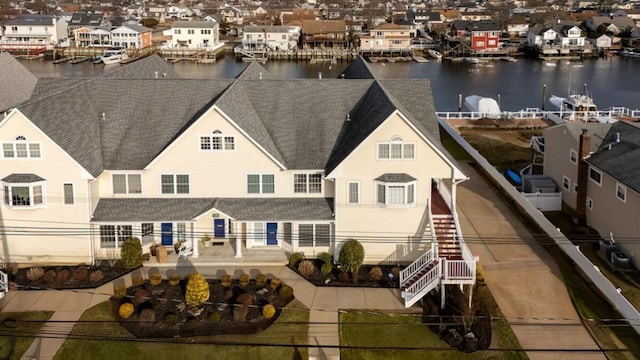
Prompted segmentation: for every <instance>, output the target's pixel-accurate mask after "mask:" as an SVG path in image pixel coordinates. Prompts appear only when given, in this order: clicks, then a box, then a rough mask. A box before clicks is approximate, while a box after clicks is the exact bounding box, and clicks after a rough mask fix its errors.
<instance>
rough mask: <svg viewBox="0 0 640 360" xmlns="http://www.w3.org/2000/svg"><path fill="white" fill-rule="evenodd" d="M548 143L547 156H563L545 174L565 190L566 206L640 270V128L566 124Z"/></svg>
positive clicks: (549, 160)
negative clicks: (612, 239)
mask: <svg viewBox="0 0 640 360" xmlns="http://www.w3.org/2000/svg"><path fill="white" fill-rule="evenodd" d="M544 137H545V152H546V153H548V154H559V155H560V156H556V155H554V156H548V157H546V158H545V164H544V169H545V170H544V171H545V174H547V175H549V176H551V177H552V178H554V179H555V180H556V181H557V182H558V181H559V183H560V184H564V185H563V188H564V190H563V201H564V202H565V204H566V205H567V206H568V207H569V208H570V209H571V210H572V211H575V213H576V214H577V216H578V217H579V218H582V219H584V220H585V221H586V223H587V224H588V225H589V226H591V227H593V228H594V229H596V230H597V231H598V232H599V233H600V235H601V236H602V237H604V238H606V239H609V238H610V237H613V238H614V240H615V242H616V244H618V245H619V246H620V247H621V248H622V249H623V250H624V252H625V253H626V254H627V256H629V257H630V258H631V259H632V260H633V262H634V263H635V265H636V266H640V262H639V261H638V260H637V258H636V256H635V255H637V254H639V253H640V244H639V243H638V242H637V241H636V240H635V239H636V237H637V235H638V233H639V232H640V223H639V222H638V213H640V182H639V181H638V180H639V179H640V166H639V165H638V162H637V161H636V159H637V158H638V157H639V156H640V150H639V149H640V127H639V126H638V125H637V124H635V123H627V122H622V121H620V122H616V123H609V124H572V123H565V124H560V125H556V126H552V127H549V128H547V129H545V131H544ZM563 154H564V155H563ZM576 183H577V185H576ZM567 188H569V189H570V190H567ZM565 196H566V197H565ZM612 214H615V216H612Z"/></svg>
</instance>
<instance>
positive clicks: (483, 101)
mask: <svg viewBox="0 0 640 360" xmlns="http://www.w3.org/2000/svg"><path fill="white" fill-rule="evenodd" d="M464 106H465V107H466V108H467V109H469V111H471V112H474V113H480V114H482V115H481V116H482V117H487V118H493V119H499V118H500V115H501V114H502V111H500V106H499V105H498V102H497V101H496V100H495V99H492V98H488V97H482V96H479V95H470V96H467V97H465V98H464Z"/></svg>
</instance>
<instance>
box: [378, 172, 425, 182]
mask: <svg viewBox="0 0 640 360" xmlns="http://www.w3.org/2000/svg"><path fill="white" fill-rule="evenodd" d="M416 180H417V179H416V178H414V177H413V176H411V175H409V174H405V173H387V174H382V175H380V176H379V177H377V178H376V181H382V182H386V183H408V182H412V181H416Z"/></svg>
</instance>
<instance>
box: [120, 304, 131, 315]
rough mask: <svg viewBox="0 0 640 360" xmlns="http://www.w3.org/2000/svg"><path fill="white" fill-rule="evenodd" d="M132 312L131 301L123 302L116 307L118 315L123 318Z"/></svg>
mask: <svg viewBox="0 0 640 360" xmlns="http://www.w3.org/2000/svg"><path fill="white" fill-rule="evenodd" d="M131 314H133V304H132V303H124V304H122V305H120V308H119V309H118V315H120V317H121V318H123V319H128V318H129V317H131Z"/></svg>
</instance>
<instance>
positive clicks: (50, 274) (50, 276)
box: [42, 269, 58, 283]
mask: <svg viewBox="0 0 640 360" xmlns="http://www.w3.org/2000/svg"><path fill="white" fill-rule="evenodd" d="M57 277H58V274H57V273H56V271H55V270H54V269H49V270H47V271H45V272H44V275H43V276H42V280H44V281H45V282H46V283H52V282H54V281H56V278H57Z"/></svg>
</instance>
